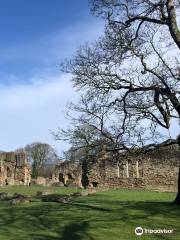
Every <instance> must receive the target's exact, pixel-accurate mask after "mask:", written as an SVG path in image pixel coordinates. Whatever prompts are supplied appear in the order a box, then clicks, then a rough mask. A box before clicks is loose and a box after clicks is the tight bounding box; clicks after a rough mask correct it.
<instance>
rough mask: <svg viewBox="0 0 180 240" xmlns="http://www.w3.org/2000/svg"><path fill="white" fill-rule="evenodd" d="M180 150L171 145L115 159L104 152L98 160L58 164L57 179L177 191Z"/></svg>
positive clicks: (109, 186)
mask: <svg viewBox="0 0 180 240" xmlns="http://www.w3.org/2000/svg"><path fill="white" fill-rule="evenodd" d="M179 156H180V152H179V149H178V148H176V147H175V148H174V147H168V148H163V149H161V150H156V151H153V152H151V153H148V154H141V155H128V154H125V155H120V156H119V157H118V159H117V158H116V159H114V158H113V157H112V156H110V154H104V153H101V154H100V155H99V156H98V158H97V159H94V160H92V161H88V162H87V163H86V168H84V167H83V163H72V162H68V161H67V162H64V163H62V164H60V165H59V166H57V167H56V171H55V173H54V178H55V179H56V181H60V182H63V183H64V184H66V182H67V181H68V180H69V179H71V181H72V182H74V184H76V185H77V186H83V187H108V188H144V189H151V190H159V191H173V192H176V191H177V177H178V169H179V160H180V157H179Z"/></svg>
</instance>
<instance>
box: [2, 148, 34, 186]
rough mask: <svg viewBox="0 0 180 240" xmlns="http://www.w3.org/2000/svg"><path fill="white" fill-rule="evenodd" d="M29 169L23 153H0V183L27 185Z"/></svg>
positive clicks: (29, 174) (29, 176)
mask: <svg viewBox="0 0 180 240" xmlns="http://www.w3.org/2000/svg"><path fill="white" fill-rule="evenodd" d="M30 181H31V169H30V166H29V164H28V163H27V160H26V155H25V153H14V152H8V153H7V152H5V153H1V154H0V185H1V186H3V185H16V184H17V185H19V184H21V185H29V184H30Z"/></svg>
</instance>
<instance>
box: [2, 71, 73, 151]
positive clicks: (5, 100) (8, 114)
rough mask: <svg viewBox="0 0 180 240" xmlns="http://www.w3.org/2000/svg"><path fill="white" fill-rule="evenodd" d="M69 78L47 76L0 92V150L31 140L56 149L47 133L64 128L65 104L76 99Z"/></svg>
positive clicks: (3, 88)
mask: <svg viewBox="0 0 180 240" xmlns="http://www.w3.org/2000/svg"><path fill="white" fill-rule="evenodd" d="M69 79H70V76H69V75H68V74H65V75H59V76H58V75H57V76H54V77H52V76H48V77H47V78H46V79H36V78H33V79H31V81H29V82H31V84H28V85H12V86H11V87H10V88H7V87H5V86H4V87H2V88H1V89H0V95H1V101H0V119H1V124H0V132H1V138H0V148H1V149H3V150H10V149H9V147H10V146H11V148H13V149H15V148H18V147H20V146H23V145H24V144H26V143H30V142H32V141H43V142H49V143H51V144H52V145H54V146H56V147H57V148H58V149H61V150H62V149H63V146H65V145H63V146H62V145H61V147H59V143H55V142H54V140H53V137H52V136H51V134H50V130H54V129H56V128H57V127H58V126H65V125H66V122H65V118H64V112H65V106H66V103H67V101H70V100H73V101H75V100H76V99H77V94H76V92H75V91H74V89H73V88H72V85H71V83H70V81H69Z"/></svg>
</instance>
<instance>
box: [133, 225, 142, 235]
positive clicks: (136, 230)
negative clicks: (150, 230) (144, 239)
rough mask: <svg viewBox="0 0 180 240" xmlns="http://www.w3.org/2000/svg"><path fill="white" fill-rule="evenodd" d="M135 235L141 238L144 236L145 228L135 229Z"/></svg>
mask: <svg viewBox="0 0 180 240" xmlns="http://www.w3.org/2000/svg"><path fill="white" fill-rule="evenodd" d="M135 234H136V235H138V236H140V235H142V234H143V228H142V227H137V228H135Z"/></svg>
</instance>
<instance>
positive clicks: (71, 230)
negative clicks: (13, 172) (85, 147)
mask: <svg viewBox="0 0 180 240" xmlns="http://www.w3.org/2000/svg"><path fill="white" fill-rule="evenodd" d="M42 189H49V188H43V187H33V186H32V187H24V186H12V187H10V186H9V187H1V188H0V191H1V192H9V193H14V192H17V193H22V194H26V195H29V196H34V195H35V194H36V192H37V191H40V190H42ZM50 189H51V190H52V191H53V192H54V193H57V194H63V195H66V194H68V193H70V192H73V191H77V189H69V188H59V187H53V188H50ZM174 197H175V194H173V193H158V192H148V191H142V190H111V191H104V192H98V193H96V194H93V195H90V196H86V197H79V198H76V199H75V200H73V201H72V202H71V203H67V204H63V203H53V202H41V201H38V200H36V201H35V202H31V203H27V204H21V205H9V204H8V203H7V202H0V240H78V239H80V240H126V239H127V240H133V239H152V240H156V239H157V240H159V239H172V240H173V239H177V240H179V239H180V208H177V207H175V206H172V205H171V201H172V200H173V199H174ZM137 226H141V227H143V228H150V229H157V228H161V229H164V228H166V229H173V230H174V233H173V234H162V235H160V234H154V235H153V234H144V235H142V236H136V235H135V233H134V229H135V227H137Z"/></svg>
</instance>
